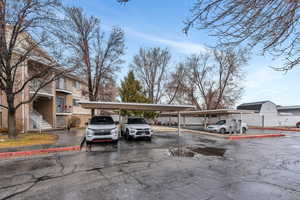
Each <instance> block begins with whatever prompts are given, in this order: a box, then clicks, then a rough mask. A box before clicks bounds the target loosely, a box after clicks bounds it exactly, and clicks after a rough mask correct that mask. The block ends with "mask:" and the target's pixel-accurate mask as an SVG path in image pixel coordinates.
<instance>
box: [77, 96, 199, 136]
mask: <svg viewBox="0 0 300 200" xmlns="http://www.w3.org/2000/svg"><path fill="white" fill-rule="evenodd" d="M78 103H79V104H80V105H81V107H83V108H85V109H99V110H115V111H117V110H118V111H121V110H142V111H159V112H172V113H173V114H174V115H177V120H178V128H177V133H178V135H180V126H181V125H180V121H181V113H182V112H184V111H185V112H188V111H190V110H193V109H195V108H196V107H195V106H193V105H173V104H147V103H121V102H96V101H80V102H78Z"/></svg>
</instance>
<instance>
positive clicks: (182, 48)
mask: <svg viewBox="0 0 300 200" xmlns="http://www.w3.org/2000/svg"><path fill="white" fill-rule="evenodd" d="M125 31H126V33H127V34H130V35H133V36H136V37H139V38H142V39H144V40H148V41H152V42H157V43H161V44H164V45H167V46H169V47H171V48H173V49H175V50H177V51H178V52H180V53H183V54H197V53H208V52H210V51H209V49H208V48H207V47H205V46H204V45H201V44H196V43H191V42H183V41H177V40H170V39H166V38H161V37H158V36H154V35H149V34H145V33H141V32H138V31H134V30H132V29H130V28H126V29H125Z"/></svg>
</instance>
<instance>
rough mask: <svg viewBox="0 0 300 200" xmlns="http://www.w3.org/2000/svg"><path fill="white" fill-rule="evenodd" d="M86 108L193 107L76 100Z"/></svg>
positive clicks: (180, 108)
mask: <svg viewBox="0 0 300 200" xmlns="http://www.w3.org/2000/svg"><path fill="white" fill-rule="evenodd" d="M78 103H79V104H80V105H81V106H82V107H83V108H86V109H105V110H145V111H169V112H170V111H173V112H174V111H177V112H179V111H187V110H193V109H195V106H193V105H172V104H147V103H120V102H97V101H80V102H78Z"/></svg>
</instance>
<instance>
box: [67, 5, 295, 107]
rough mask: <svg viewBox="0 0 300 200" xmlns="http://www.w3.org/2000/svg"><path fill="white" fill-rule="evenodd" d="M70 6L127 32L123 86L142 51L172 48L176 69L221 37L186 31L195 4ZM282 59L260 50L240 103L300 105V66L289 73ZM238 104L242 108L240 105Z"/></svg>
mask: <svg viewBox="0 0 300 200" xmlns="http://www.w3.org/2000/svg"><path fill="white" fill-rule="evenodd" d="M63 2H64V3H66V4H69V5H75V6H78V7H82V8H83V9H84V11H85V13H86V14H87V15H94V16H97V17H99V18H100V20H101V27H102V30H103V31H105V32H107V33H109V30H110V29H111V28H112V27H114V26H117V27H120V28H122V29H123V30H124V32H125V42H126V55H125V56H124V57H123V59H124V60H125V63H124V64H123V67H122V68H121V70H120V73H118V76H117V78H118V82H119V81H120V80H122V79H123V77H124V76H125V75H126V74H127V72H128V70H129V67H128V66H129V64H130V62H131V61H132V58H133V56H134V55H135V54H136V53H137V52H138V50H139V48H140V47H146V48H148V47H156V46H160V47H166V48H168V49H169V50H170V51H171V53H172V61H171V67H172V66H173V67H174V66H175V64H176V63H177V62H179V61H180V60H183V59H184V58H185V57H186V56H187V55H190V54H193V53H201V52H204V51H206V50H207V47H208V46H213V45H214V44H215V42H216V38H214V37H212V36H209V32H207V31H199V30H191V31H190V32H189V34H188V35H185V34H184V33H183V32H182V29H183V27H184V24H183V21H184V20H185V19H186V18H187V17H188V16H189V9H190V8H192V6H193V3H194V2H195V0H151V1H150V0H131V2H130V3H128V4H126V5H122V4H119V3H117V2H116V0H63ZM280 63H281V61H280V60H278V59H277V60H276V61H275V60H273V58H272V57H271V56H262V55H261V52H259V50H258V49H254V50H253V52H252V54H251V59H250V61H249V63H248V65H247V66H245V67H244V70H243V71H244V75H245V76H244V77H245V78H244V80H243V81H241V83H240V84H241V85H242V86H243V87H244V93H243V96H242V99H241V100H240V102H239V103H246V102H254V101H264V100H270V101H273V102H274V103H276V104H278V105H299V104H300V101H299V100H300V92H298V91H300V88H299V87H298V85H300V79H299V75H300V67H298V68H294V69H293V70H291V71H289V72H286V73H283V72H278V71H274V70H273V69H272V68H271V67H276V66H279V65H280ZM239 103H238V104H239Z"/></svg>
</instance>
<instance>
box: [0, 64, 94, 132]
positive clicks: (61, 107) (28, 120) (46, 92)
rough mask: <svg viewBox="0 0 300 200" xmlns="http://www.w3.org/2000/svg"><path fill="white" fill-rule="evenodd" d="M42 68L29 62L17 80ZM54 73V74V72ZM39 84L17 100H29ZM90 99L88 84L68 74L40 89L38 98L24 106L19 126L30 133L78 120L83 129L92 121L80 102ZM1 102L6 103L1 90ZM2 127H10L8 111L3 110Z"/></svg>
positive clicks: (18, 113)
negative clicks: (35, 68) (33, 68)
mask: <svg viewBox="0 0 300 200" xmlns="http://www.w3.org/2000/svg"><path fill="white" fill-rule="evenodd" d="M33 63H34V64H35V66H36V65H37V64H38V65H43V63H37V61H34V60H28V61H27V65H26V64H24V66H23V67H22V68H20V72H19V74H18V78H19V79H20V80H22V77H24V76H26V75H27V74H28V73H30V71H31V70H32V68H31V66H32V65H33ZM53 73H54V72H53ZM37 85H38V84H37V83H35V81H32V82H31V83H30V84H29V85H28V87H27V88H25V89H24V91H23V92H22V93H21V94H20V95H18V96H17V98H16V101H17V102H18V101H21V100H22V99H28V97H29V95H32V94H33V93H34V92H35V91H36V87H37ZM84 100H88V88H87V84H86V82H84V81H83V80H82V79H80V78H79V77H77V76H75V75H65V76H62V77H60V78H59V79H58V80H56V81H53V82H52V83H50V84H49V85H47V86H46V87H44V88H42V89H41V90H39V92H38V93H37V95H36V98H35V99H34V100H33V101H32V102H31V103H29V104H23V105H22V106H21V107H20V108H19V109H18V110H17V115H16V126H17V130H18V131H20V132H27V131H30V130H40V129H52V128H63V127H66V126H67V124H68V123H70V121H74V120H76V125H77V126H80V127H83V126H84V124H85V123H86V122H87V121H88V119H89V118H90V110H88V109H83V108H81V106H80V105H79V104H78V102H79V101H84ZM0 101H1V102H3V103H4V105H5V104H6V103H5V101H6V97H5V93H4V92H3V91H2V93H1V98H0ZM0 125H1V127H2V128H7V110H6V109H4V108H1V109H0Z"/></svg>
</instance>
